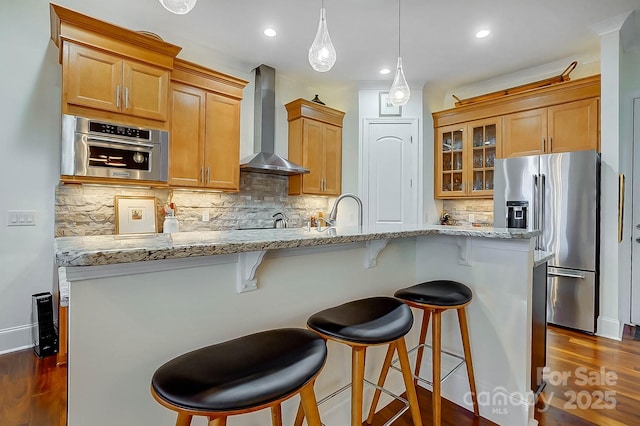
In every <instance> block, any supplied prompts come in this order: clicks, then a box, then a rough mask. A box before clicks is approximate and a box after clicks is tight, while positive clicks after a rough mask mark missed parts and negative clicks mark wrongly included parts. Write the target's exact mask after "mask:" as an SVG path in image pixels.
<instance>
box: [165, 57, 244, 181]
mask: <svg viewBox="0 0 640 426" xmlns="http://www.w3.org/2000/svg"><path fill="white" fill-rule="evenodd" d="M247 83H248V82H247V81H245V80H242V79H239V78H236V77H232V76H230V75H226V74H222V73H219V72H217V71H213V70H210V69H207V68H204V67H202V66H200V65H196V64H193V63H190V62H187V61H184V60H181V59H176V60H175V69H174V71H173V72H172V74H171V96H170V117H169V118H170V123H171V126H170V133H171V144H170V146H169V185H170V186H178V187H194V188H209V189H219V190H224V191H238V190H239V189H240V101H241V100H242V91H243V89H244V87H245V86H246V85H247Z"/></svg>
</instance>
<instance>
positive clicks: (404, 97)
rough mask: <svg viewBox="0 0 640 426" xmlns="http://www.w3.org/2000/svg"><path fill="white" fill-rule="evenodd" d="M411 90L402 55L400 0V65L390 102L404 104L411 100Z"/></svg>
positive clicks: (396, 104) (392, 85)
mask: <svg viewBox="0 0 640 426" xmlns="http://www.w3.org/2000/svg"><path fill="white" fill-rule="evenodd" d="M410 97H411V90H409V84H408V83H407V79H406V78H404V71H403V70H402V57H401V56H400V0H398V66H397V67H396V75H395V77H394V78H393V83H391V88H390V89H389V102H391V104H392V105H394V106H402V105H405V104H406V103H407V102H409V98H410Z"/></svg>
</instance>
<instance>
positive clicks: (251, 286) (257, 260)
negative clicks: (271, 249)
mask: <svg viewBox="0 0 640 426" xmlns="http://www.w3.org/2000/svg"><path fill="white" fill-rule="evenodd" d="M266 252H267V251H266V250H260V251H248V252H242V253H238V280H237V282H236V292H237V293H246V292H247V291H253V290H257V289H258V279H257V278H256V271H257V270H258V266H260V264H261V263H262V259H263V258H264V255H265V253H266Z"/></svg>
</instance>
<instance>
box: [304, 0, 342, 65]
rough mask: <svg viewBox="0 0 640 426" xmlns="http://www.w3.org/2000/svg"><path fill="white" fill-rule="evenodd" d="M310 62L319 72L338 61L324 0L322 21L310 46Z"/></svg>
mask: <svg viewBox="0 0 640 426" xmlns="http://www.w3.org/2000/svg"><path fill="white" fill-rule="evenodd" d="M309 63H310V64H311V67H312V68H313V69H314V70H316V71H318V72H326V71H329V70H330V69H331V67H332V66H333V64H335V63H336V49H335V48H334V47H333V44H331V37H329V30H328V29H327V19H326V17H325V11H324V0H322V7H321V8H320V22H319V23H318V32H316V38H315V39H314V40H313V44H312V45H311V47H310V48H309Z"/></svg>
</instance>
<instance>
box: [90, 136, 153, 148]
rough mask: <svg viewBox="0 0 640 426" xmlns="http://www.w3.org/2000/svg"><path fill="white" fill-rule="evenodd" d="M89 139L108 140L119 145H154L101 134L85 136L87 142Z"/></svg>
mask: <svg viewBox="0 0 640 426" xmlns="http://www.w3.org/2000/svg"><path fill="white" fill-rule="evenodd" d="M89 141H96V142H110V143H117V144H121V145H131V146H139V147H143V148H154V145H152V144H148V143H142V142H132V141H125V140H122V139H115V138H106V137H102V136H87V142H89Z"/></svg>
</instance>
